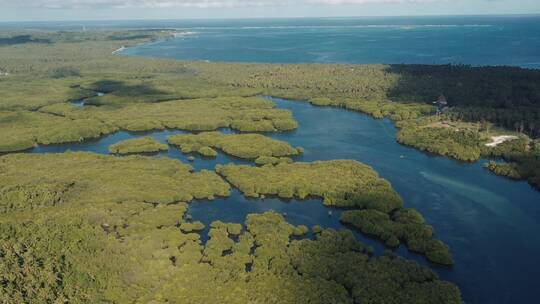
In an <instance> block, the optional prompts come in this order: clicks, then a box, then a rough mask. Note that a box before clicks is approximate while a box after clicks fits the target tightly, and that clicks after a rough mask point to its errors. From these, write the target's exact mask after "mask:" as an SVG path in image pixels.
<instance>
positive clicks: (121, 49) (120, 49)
mask: <svg viewBox="0 0 540 304" xmlns="http://www.w3.org/2000/svg"><path fill="white" fill-rule="evenodd" d="M125 49H126V47H124V46H123V47H121V48H119V49H117V50H115V51H114V52H112V53H113V54H117V53H120V52H121V51H123V50H125Z"/></svg>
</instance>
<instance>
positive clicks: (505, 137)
mask: <svg viewBox="0 0 540 304" xmlns="http://www.w3.org/2000/svg"><path fill="white" fill-rule="evenodd" d="M514 139H519V137H517V136H515V135H501V136H491V142H490V143H487V144H486V147H496V146H498V145H500V144H502V143H503V142H505V141H509V140H514Z"/></svg>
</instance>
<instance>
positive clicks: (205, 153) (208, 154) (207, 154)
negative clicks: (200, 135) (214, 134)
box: [197, 147, 217, 157]
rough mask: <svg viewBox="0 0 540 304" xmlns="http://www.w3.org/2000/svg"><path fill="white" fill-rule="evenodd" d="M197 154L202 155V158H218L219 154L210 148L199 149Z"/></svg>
mask: <svg viewBox="0 0 540 304" xmlns="http://www.w3.org/2000/svg"><path fill="white" fill-rule="evenodd" d="M197 152H198V153H199V154H201V155H202V156H205V157H216V156H217V152H216V151H215V150H214V149H212V148H210V147H200V148H199V149H197Z"/></svg>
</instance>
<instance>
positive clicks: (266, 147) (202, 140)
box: [168, 132, 299, 159]
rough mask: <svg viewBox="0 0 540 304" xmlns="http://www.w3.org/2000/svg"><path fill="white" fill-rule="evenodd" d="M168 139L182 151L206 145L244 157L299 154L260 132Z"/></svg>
mask: <svg viewBox="0 0 540 304" xmlns="http://www.w3.org/2000/svg"><path fill="white" fill-rule="evenodd" d="M168 141H169V143H170V144H172V145H176V146H179V147H180V149H181V150H182V152H183V153H191V152H199V153H200V150H201V149H203V148H207V149H210V148H208V147H212V148H217V149H220V150H222V151H223V152H225V153H227V154H229V155H232V156H236V157H239V158H246V159H255V158H259V157H261V156H266V157H273V156H274V157H281V156H291V155H297V154H299V151H298V150H297V149H295V148H293V147H291V146H290V145H289V144H288V143H286V142H282V141H279V140H275V139H271V138H269V137H266V136H264V135H260V134H223V133H221V132H204V133H199V134H181V135H174V136H171V137H169V139H168ZM212 151H213V150H212ZM214 153H215V151H214ZM201 154H202V153H201Z"/></svg>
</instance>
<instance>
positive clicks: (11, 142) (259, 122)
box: [0, 30, 540, 185]
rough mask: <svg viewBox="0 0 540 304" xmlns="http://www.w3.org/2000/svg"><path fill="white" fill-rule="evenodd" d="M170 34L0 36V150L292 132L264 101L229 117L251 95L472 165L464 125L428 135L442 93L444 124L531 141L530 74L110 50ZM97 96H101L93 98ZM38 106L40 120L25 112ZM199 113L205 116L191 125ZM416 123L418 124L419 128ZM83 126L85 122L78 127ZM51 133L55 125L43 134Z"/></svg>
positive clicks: (535, 117) (538, 124)
mask: <svg viewBox="0 0 540 304" xmlns="http://www.w3.org/2000/svg"><path fill="white" fill-rule="evenodd" d="M169 35H170V33H168V32H167V31H162V30H137V31H90V32H75V31H74V32H58V33H54V32H25V31H18V32H4V33H3V34H0V36H2V37H0V38H1V39H0V41H4V44H3V45H4V46H2V47H1V48H0V70H1V71H4V72H6V73H8V76H3V77H2V78H0V90H1V91H2V98H1V99H0V110H1V111H5V112H2V115H0V133H2V134H8V135H6V137H7V138H8V140H6V141H3V142H2V143H1V144H0V151H3V152H9V151H17V150H24V149H28V148H31V147H33V146H34V145H35V144H39V143H59V142H68V141H78V140H82V139H87V138H94V137H99V136H101V135H103V134H107V133H110V132H114V131H115V130H117V129H126V130H149V129H163V128H168V127H171V128H180V129H185V130H192V131H209V130H215V129H217V128H220V127H231V128H234V129H237V130H240V131H249V132H251V131H265V132H266V131H286V130H292V129H294V128H296V122H294V120H293V119H292V118H291V117H290V114H287V113H288V112H286V111H284V112H281V111H280V110H276V109H273V106H272V105H271V104H270V106H266V107H260V102H254V103H253V104H243V105H242V106H240V107H244V108H242V111H241V112H243V113H241V114H239V115H238V116H236V117H230V116H229V114H230V113H235V112H238V111H240V110H239V109H234V110H233V109H224V107H225V108H226V106H227V105H228V104H231V105H232V106H233V107H234V106H239V105H238V104H237V103H236V102H237V101H238V100H244V98H245V97H249V96H256V95H272V96H277V97H285V98H293V99H297V100H307V101H310V102H311V103H313V104H315V105H321V106H323V105H329V106H339V107H344V108H347V109H351V110H355V111H361V112H364V113H367V114H369V115H372V116H373V117H376V118H382V117H390V118H391V119H393V120H394V121H396V122H399V126H400V128H401V130H400V135H399V140H400V142H402V143H405V144H407V145H411V146H415V147H419V148H421V149H423V150H425V151H430V152H432V153H436V154H441V155H446V156H450V157H454V158H457V159H461V160H468V161H470V160H475V159H478V157H480V154H479V153H478V146H482V143H483V141H484V140H486V138H485V136H484V135H483V134H481V135H480V139H479V140H480V144H476V143H475V141H476V140H477V138H476V135H475V134H474V131H473V130H470V129H469V128H466V130H465V129H464V130H460V131H459V132H458V133H456V134H453V133H451V132H450V131H449V130H445V129H443V128H432V127H431V126H430V122H429V121H431V120H433V119H435V120H437V119H439V118H438V117H436V116H430V115H431V114H433V113H434V112H435V107H434V106H433V105H432V104H431V103H432V102H433V101H434V100H435V99H437V97H438V96H439V95H440V94H441V93H443V94H444V95H445V96H446V97H447V99H448V103H449V106H450V108H449V109H447V110H446V111H445V112H444V115H442V116H443V120H448V121H452V122H456V123H458V124H461V123H467V122H469V123H472V124H482V125H488V126H489V125H491V124H493V126H494V127H503V128H505V129H506V130H512V131H516V132H520V133H524V134H527V135H528V136H530V137H532V138H535V137H537V136H538V135H539V134H540V129H539V128H540V110H539V102H540V101H539V99H540V97H539V96H540V88H539V86H538V83H540V73H539V72H538V71H536V70H527V69H520V68H512V67H470V66H463V65H457V66H455V65H443V66H429V65H339V64H303V65H284V64H243V63H206V62H182V61H173V60H158V59H144V58H132V57H124V56H116V55H114V54H113V51H115V50H116V49H118V48H120V47H122V46H131V45H135V44H138V43H143V42H147V41H149V40H156V39H166V38H167V37H168V36H169ZM2 39H3V40H2ZM96 91H100V92H106V93H107V94H106V95H105V96H95V92H96ZM80 98H88V99H87V100H86V102H85V104H86V105H96V106H99V107H91V106H86V107H83V108H84V109H72V108H73V107H71V106H70V105H69V104H67V102H68V101H70V100H76V99H80ZM248 99H249V98H248ZM211 101H216V103H217V104H219V105H218V106H217V108H218V109H219V108H222V110H223V111H220V112H221V113H219V114H217V115H214V114H216V113H214V112H213V111H210V110H212V109H208V108H206V109H203V108H204V107H205V106H206V103H208V102H211ZM180 104H182V105H183V104H189V105H188V106H187V107H183V106H181V105H180ZM203 104H204V105H203ZM195 105H197V106H195ZM186 108H189V109H186ZM36 109H39V110H40V111H41V112H43V113H47V114H50V115H38V114H34V113H33V112H32V113H28V112H27V111H31V110H36ZM191 109H193V110H194V111H190V110H191ZM249 110H251V111H249ZM20 111H22V112H20ZM244 111H245V112H248V114H246V113H245V112H244ZM147 112H149V113H150V114H148V115H146V113H147ZM201 112H204V113H206V112H209V113H212V115H210V117H204V116H202V117H201V114H200V113H201ZM168 113H170V115H168ZM182 113H186V114H187V115H182ZM13 115H16V116H19V119H20V121H21V122H22V123H23V124H24V125H25V126H26V125H33V127H20V126H19V127H17V128H13V129H12V128H10V129H7V128H6V127H2V124H3V123H2V122H3V120H4V119H3V117H2V116H8V117H9V119H13ZM53 116H55V117H53ZM177 116H178V117H179V119H176V117H177ZM426 116H427V117H428V119H427V121H424V119H420V122H418V121H417V119H418V118H425V117H426ZM63 117H65V118H69V119H62V118H63ZM82 118H84V119H87V120H88V121H80V120H81V119H82ZM9 119H8V120H9ZM27 120H28V122H29V123H28V124H27V123H26V121H27ZM181 121H185V122H184V123H181ZM424 122H425V123H427V127H426V125H425V124H423V123H424ZM4 124H9V121H8V122H6V123H4ZM55 125H62V127H58V128H57V129H56V131H54V132H53V131H49V130H52V129H55ZM423 133H425V134H423ZM486 133H489V130H487V132H486ZM480 149H482V147H480ZM504 158H505V159H506V158H507V157H504ZM512 162H515V163H516V164H517V165H518V166H520V167H525V165H530V164H531V163H532V164H533V165H534V166H535V167H537V166H538V165H537V163H536V161H535V160H534V157H532V156H531V155H529V154H528V153H526V154H525V155H522V156H521V157H517V156H515V155H514V156H513V157H512ZM521 176H522V177H523V178H527V179H529V181H530V182H531V183H532V184H533V185H534V184H535V182H534V181H535V180H537V179H538V178H537V177H535V176H536V174H534V172H533V173H530V172H522V174H521Z"/></svg>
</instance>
